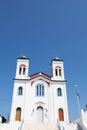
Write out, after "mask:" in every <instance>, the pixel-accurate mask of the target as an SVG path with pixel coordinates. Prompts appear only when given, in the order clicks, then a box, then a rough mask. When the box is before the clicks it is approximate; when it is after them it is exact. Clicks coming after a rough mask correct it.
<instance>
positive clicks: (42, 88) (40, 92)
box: [36, 84, 44, 96]
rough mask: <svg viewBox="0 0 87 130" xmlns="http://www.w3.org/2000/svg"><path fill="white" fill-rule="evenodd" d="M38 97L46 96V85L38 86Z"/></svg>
mask: <svg viewBox="0 0 87 130" xmlns="http://www.w3.org/2000/svg"><path fill="white" fill-rule="evenodd" d="M36 96H44V85H43V84H37V85H36Z"/></svg>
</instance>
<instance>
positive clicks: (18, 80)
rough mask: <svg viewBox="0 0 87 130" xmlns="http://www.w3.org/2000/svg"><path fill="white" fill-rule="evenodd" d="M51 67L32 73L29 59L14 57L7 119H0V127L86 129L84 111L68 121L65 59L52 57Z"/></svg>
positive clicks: (13, 129) (15, 129)
mask: <svg viewBox="0 0 87 130" xmlns="http://www.w3.org/2000/svg"><path fill="white" fill-rule="evenodd" d="M50 70H51V71H50V72H51V74H50V75H48V74H46V73H44V72H42V71H39V72H36V73H34V74H32V75H31V74H30V73H29V72H30V59H29V58H27V57H26V56H21V57H19V58H17V65H16V74H15V77H14V84H13V96H12V105H11V113H10V122H9V123H1V118H0V130H44V129H45V130H81V129H82V130H87V129H86V128H87V125H86V124H87V123H86V122H87V110H85V111H82V116H81V118H80V119H79V120H77V121H75V122H69V113H68V101H67V89H66V82H67V81H66V79H65V74H64V61H63V60H61V59H59V58H58V57H56V58H54V59H52V60H51V61H50Z"/></svg>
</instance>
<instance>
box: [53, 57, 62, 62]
mask: <svg viewBox="0 0 87 130" xmlns="http://www.w3.org/2000/svg"><path fill="white" fill-rule="evenodd" d="M51 61H62V62H63V60H61V59H59V58H58V57H55V58H54V59H52V60H51Z"/></svg>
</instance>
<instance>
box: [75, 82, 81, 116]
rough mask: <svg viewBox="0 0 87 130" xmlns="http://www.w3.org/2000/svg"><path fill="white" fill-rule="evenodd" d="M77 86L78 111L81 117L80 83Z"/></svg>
mask: <svg viewBox="0 0 87 130" xmlns="http://www.w3.org/2000/svg"><path fill="white" fill-rule="evenodd" d="M75 87H76V96H77V104H78V112H79V117H81V110H80V95H79V92H78V85H77V84H76V85H75Z"/></svg>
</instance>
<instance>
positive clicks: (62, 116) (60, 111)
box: [58, 108, 64, 121]
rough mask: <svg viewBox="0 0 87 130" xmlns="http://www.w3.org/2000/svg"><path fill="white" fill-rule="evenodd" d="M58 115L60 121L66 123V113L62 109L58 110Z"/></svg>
mask: <svg viewBox="0 0 87 130" xmlns="http://www.w3.org/2000/svg"><path fill="white" fill-rule="evenodd" d="M58 115H59V121H64V112H63V109H62V108H60V109H59V110H58Z"/></svg>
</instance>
